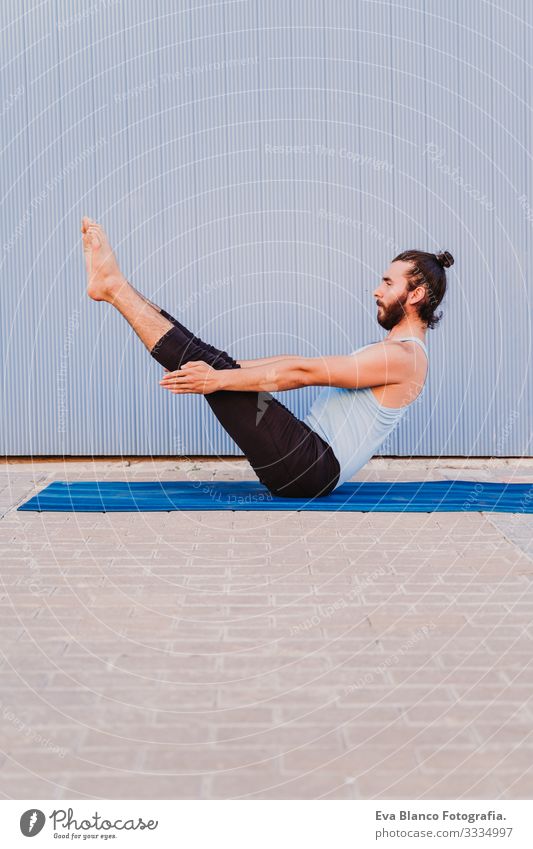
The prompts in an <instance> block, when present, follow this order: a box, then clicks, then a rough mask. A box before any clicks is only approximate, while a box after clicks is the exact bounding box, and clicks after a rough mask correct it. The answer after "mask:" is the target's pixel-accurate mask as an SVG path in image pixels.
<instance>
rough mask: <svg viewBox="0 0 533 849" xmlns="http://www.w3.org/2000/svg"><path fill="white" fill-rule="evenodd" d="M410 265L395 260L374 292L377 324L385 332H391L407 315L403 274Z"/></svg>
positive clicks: (405, 285)
mask: <svg viewBox="0 0 533 849" xmlns="http://www.w3.org/2000/svg"><path fill="white" fill-rule="evenodd" d="M409 267H410V263H408V262H401V261H400V260H397V261H396V262H393V263H391V264H390V265H389V267H388V268H387V270H386V271H385V273H384V274H383V278H382V280H381V283H380V284H379V286H378V288H377V289H376V290H375V292H374V297H375V299H376V304H377V307H378V314H377V316H376V318H377V320H378V323H379V324H380V325H381V326H382V327H383V328H384V329H385V330H392V328H393V327H395V325H397V324H398V322H399V321H401V320H402V318H404V317H405V316H406V314H407V310H406V307H405V303H406V301H407V298H408V297H409V290H408V289H407V282H406V279H405V276H404V275H405V274H406V272H407V271H408V270H409Z"/></svg>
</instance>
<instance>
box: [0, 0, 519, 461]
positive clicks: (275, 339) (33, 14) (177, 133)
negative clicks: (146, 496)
mask: <svg viewBox="0 0 533 849" xmlns="http://www.w3.org/2000/svg"><path fill="white" fill-rule="evenodd" d="M2 9H3V12H4V15H3V24H2V50H1V57H2V66H3V67H2V76H1V85H2V98H1V103H0V110H1V113H2V120H1V122H0V126H1V132H2V175H3V191H2V207H1V208H2V214H1V225H2V254H1V257H0V259H1V262H2V285H1V289H0V297H1V310H0V330H1V355H2V363H3V386H2V398H3V410H2V438H1V443H2V452H3V453H4V454H9V455H21V454H56V455H63V454H83V455H88V454H104V455H105V454H152V455H165V454H236V455H239V454H240V451H239V449H238V448H237V447H236V446H235V444H234V443H233V441H232V440H231V439H230V438H229V436H228V435H227V434H226V433H225V432H224V431H223V430H222V429H221V427H220V425H219V424H218V422H217V421H216V419H215V418H214V416H213V414H212V413H211V411H210V409H209V408H208V406H207V404H206V402H205V399H204V398H202V397H200V396H179V397H178V396H173V395H169V394H168V393H167V392H165V391H164V390H162V389H160V387H159V385H158V380H159V377H160V375H161V372H162V370H161V368H160V367H159V366H158V364H157V363H156V362H155V361H154V360H153V359H152V358H151V357H150V356H149V355H148V353H147V351H146V350H145V349H144V347H143V346H142V344H141V342H140V341H139V340H138V338H137V337H136V336H135V334H134V333H133V331H132V330H131V329H130V328H129V326H128V325H127V324H126V322H125V321H124V320H123V319H122V318H121V317H120V316H119V315H118V314H117V313H116V312H115V311H114V310H113V309H112V308H111V307H109V306H108V305H107V304H101V303H94V302H93V301H89V299H88V298H87V297H86V295H85V291H84V287H85V279H84V268H83V257H82V251H81V244H80V232H79V227H80V220H81V217H82V215H83V214H88V215H90V216H92V217H94V218H96V219H98V220H100V221H101V222H102V223H103V224H104V226H105V227H106V229H107V230H108V232H109V234H110V236H111V239H112V242H113V244H114V246H115V249H116V253H117V255H118V258H119V261H120V262H121V265H122V267H123V270H124V271H125V273H126V274H127V275H128V276H129V278H130V279H131V281H132V282H133V283H134V285H135V286H136V287H137V288H139V289H141V290H142V291H143V292H144V293H145V294H147V295H148V296H149V297H150V298H152V299H153V300H156V301H157V302H158V303H160V304H161V305H162V306H164V307H165V308H166V309H167V310H168V311H170V312H171V313H172V314H174V315H176V316H177V317H178V318H180V320H181V321H183V322H184V323H185V324H186V325H188V326H190V327H191V329H193V330H194V331H195V332H196V333H197V334H198V335H200V336H201V337H202V338H203V339H205V340H206V341H208V342H210V343H211V344H214V345H217V346H219V347H221V348H223V349H224V350H227V351H229V353H231V354H232V355H233V356H234V357H236V358H239V359H240V358H251V357H260V356H267V355H274V354H280V353H283V354H284V353H294V354H303V355H307V356H315V355H317V354H319V353H320V354H341V353H349V352H350V351H352V350H353V349H354V348H356V347H358V346H359V345H363V344H365V343H367V342H370V341H374V340H377V339H380V338H382V336H383V335H384V332H383V331H382V330H381V328H379V326H378V325H377V323H376V321H375V308H374V300H373V298H372V291H373V289H374V288H375V286H376V285H377V283H378V281H379V279H380V277H381V274H382V272H383V271H384V269H385V268H386V267H387V265H388V264H389V262H390V260H391V259H392V257H393V256H394V254H395V253H396V252H398V251H399V250H401V249H405V248H411V247H419V248H422V249H429V250H437V249H448V250H450V251H451V252H452V253H453V254H454V256H455V260H456V264H455V266H454V268H453V269H452V270H451V271H450V272H448V275H449V281H450V290H449V294H448V295H447V298H446V301H445V303H444V310H445V318H444V320H443V322H442V324H441V326H440V327H439V328H438V329H436V330H434V331H430V332H429V334H428V340H429V349H430V355H431V373H430V378H429V384H428V388H427V391H426V393H425V398H424V401H423V402H420V403H417V404H415V405H414V406H413V408H412V409H411V410H410V412H409V414H408V416H407V418H406V420H405V421H404V423H403V425H402V427H401V429H400V430H398V431H397V432H395V433H394V435H393V436H392V438H391V439H390V440H389V441H388V442H387V444H386V446H385V447H384V450H383V452H382V453H386V454H401V455H409V454H414V455H440V456H442V455H471V456H475V455H517V454H524V453H525V454H531V431H532V428H531V411H532V409H533V391H532V390H533V378H532V369H531V359H532V357H531V355H532V344H531V343H532V333H531V330H532V325H531V295H532V287H531V276H530V267H531V261H532V258H533V257H532V250H531V245H532V228H533V170H532V164H531V151H532V150H533V146H532V145H533V137H532V120H531V115H532V112H531V91H532V90H533V85H532V83H533V72H532V58H533V55H532V54H533V51H532V48H531V43H532V35H533V4H531V3H528V2H527V0H513V2H510V0H506V2H501V1H500V2H496V3H488V2H486V1H485V0H469V2H468V3H462V2H459V0H447V2H446V3H442V2H440V0H427V2H421V0H409V2H398V0H395V2H380V0H372V1H371V2H369V0H335V2H333V3H326V2H325V0H321V2H318V0H317V2H313V0H268V2H261V0H249V2H246V0H230V1H229V2H201V1H200V0H187V2H181V0H180V2H171V0H157V2H155V3H152V4H150V5H146V4H145V3H141V2H140V0H127V2H126V0H87V2H76V3H72V2H66V0H56V2H52V1H51V0H48V2H36V0H26V2H25V3H20V0H19V1H18V2H15V0H4V2H3V4H2ZM317 391H318V389H316V388H308V389H304V390H298V391H293V392H281V393H277V397H278V398H279V399H280V400H282V401H283V403H285V404H286V405H287V406H288V407H290V408H291V409H292V410H293V411H294V412H296V413H297V414H298V415H300V416H302V417H303V416H304V415H305V412H306V410H307V408H308V405H309V403H310V402H311V400H312V398H313V397H314V395H315V394H316V392H317Z"/></svg>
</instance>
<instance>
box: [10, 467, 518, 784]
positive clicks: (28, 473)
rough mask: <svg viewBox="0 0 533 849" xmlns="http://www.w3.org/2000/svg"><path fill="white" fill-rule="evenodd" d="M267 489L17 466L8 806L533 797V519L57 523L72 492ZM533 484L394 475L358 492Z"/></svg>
mask: <svg viewBox="0 0 533 849" xmlns="http://www.w3.org/2000/svg"><path fill="white" fill-rule="evenodd" d="M158 477H159V478H161V479H180V478H181V479H193V478H194V479H197V480H210V479H214V478H216V479H225V480H242V479H250V480H255V476H254V475H253V472H251V470H250V468H249V466H248V464H247V463H246V462H245V461H244V460H241V459H235V458H231V459H229V460H220V461H213V460H196V459H195V460H194V461H179V462H178V461H172V460H161V459H157V460H134V461H131V462H129V463H128V464H126V463H124V462H122V461H120V460H118V461H114V460H106V459H104V460H100V461H94V462H89V461H81V460H80V461H69V462H62V461H60V460H56V461H55V462H49V461H44V460H42V461H35V462H24V461H14V460H13V461H7V462H4V463H3V465H2V466H1V467H0V517H1V519H0V549H1V563H2V569H1V574H2V584H1V588H0V594H1V599H0V604H1V606H2V616H1V619H0V646H1V649H2V653H1V655H0V675H1V688H0V693H1V695H0V739H1V744H2V745H1V747H0V749H1V753H0V793H1V794H2V796H3V797H4V798H24V799H25V798H27V799H32V798H34V799H37V798H50V799H71V798H74V799H76V798H80V799H82V798H89V799H90V798H202V799H207V798H216V799H224V798H256V799H277V798H282V799H285V798H295V799H307V798H316V799H319V798H331V799H365V798H372V799H374V798H383V799H385V798H413V799H414V798H423V799H432V798H449V799H458V798H472V799H483V798H487V799H493V798H501V799H521V798H531V797H532V796H533V771H532V764H533V733H532V732H533V704H532V702H531V695H532V686H533V676H532V674H531V668H530V663H531V648H532V637H533V632H532V625H531V622H532V613H533V598H532V580H533V546H532V542H531V541H532V539H533V533H532V531H533V516H525V515H520V516H515V517H513V516H508V515H504V514H491V515H488V514H482V513H445V514H444V513H438V514H406V515H400V514H384V513H379V514H357V513H338V514H335V513H326V512H323V513H322V512H320V513H315V512H313V513H305V512H301V513H298V512H287V513H277V512H276V513H269V512H268V511H265V512H260V513H257V512H246V511H236V512H232V513H227V512H210V511H206V512H194V513H189V514H182V513H178V512H174V513H149V514H144V515H138V514H122V513H114V514H57V513H48V514H38V513H17V511H16V506H17V505H18V504H20V503H21V501H23V500H25V499H26V498H28V497H29V496H30V495H31V494H32V493H34V492H35V491H37V490H39V489H41V488H42V487H43V486H45V485H46V484H47V483H48V482H50V481H51V480H55V479H61V480H79V479H85V480H90V479H98V480H104V479H106V478H107V479H116V480H121V479H126V480H150V479H156V478H158ZM453 477H455V478H459V477H462V478H470V479H479V480H488V479H515V480H518V479H519V478H520V480H522V481H523V480H531V482H532V483H533V461H531V460H529V461H524V460H522V461H518V460H515V461H512V460H508V461H504V460H502V461H494V460H493V461H490V462H484V461H475V460H469V461H466V460H462V459H460V458H459V459H457V460H440V461H433V460H387V461H385V460H381V459H377V458H376V459H374V460H373V461H372V462H371V463H370V464H369V465H368V466H367V468H366V469H365V470H364V471H363V472H362V473H361V474H360V475H359V476H358V478H357V479H369V480H379V479H388V480H391V479H398V478H402V479H407V480H408V479H412V480H415V479H417V480H422V479H431V478H441V479H442V478H453Z"/></svg>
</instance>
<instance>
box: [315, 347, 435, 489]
mask: <svg viewBox="0 0 533 849" xmlns="http://www.w3.org/2000/svg"><path fill="white" fill-rule="evenodd" d="M410 340H412V341H413V342H417V343H418V344H419V345H420V346H421V347H422V349H423V351H424V353H425V355H426V357H427V356H428V352H427V348H426V346H425V344H424V343H423V342H422V340H421V339H418V338H417V337H416V336H404V337H403V338H401V339H398V340H396V341H398V342H406V341H410ZM374 344H379V343H375V342H371V343H370V345H374ZM370 345H363V346H362V348H358V349H357V350H356V351H352V352H351V354H350V356H353V354H358V353H359V351H363V350H364V349H365V348H369V347H370ZM428 366H429V360H428ZM426 380H427V374H426ZM425 385H426V384H425V382H424V386H423V387H422V392H423V391H424V389H425ZM422 392H421V393H419V395H418V396H417V398H415V401H416V400H417V399H418V398H419V397H420V395H421V394H422ZM415 401H411V403H409V404H406V406H404V407H384V406H383V405H382V404H380V403H379V401H378V400H377V398H376V396H375V395H374V393H373V392H372V388H371V387H370V386H367V387H365V388H364V389H345V388H344V387H340V386H326V387H324V388H323V389H322V391H321V392H320V393H319V394H318V395H317V397H316V399H315V401H314V402H313V404H312V406H311V409H310V410H309V412H308V413H307V416H306V417H305V419H304V422H305V423H306V424H307V425H309V427H310V428H312V429H313V430H315V431H316V432H317V433H318V434H319V436H321V437H322V439H325V440H326V442H327V443H328V444H329V445H331V447H332V449H333V452H334V454H335V456H336V458H337V460H338V461H339V466H340V469H341V472H340V476H339V480H338V483H337V485H336V486H335V489H337V487H339V486H341V484H343V483H344V482H345V481H347V480H349V479H350V478H351V477H353V475H355V474H356V473H357V472H358V471H359V469H361V468H362V467H363V466H364V465H365V463H367V462H368V461H369V460H370V458H371V457H373V455H374V454H375V453H376V451H377V450H378V448H379V446H380V445H381V444H382V443H383V442H384V440H385V439H386V438H387V436H388V435H389V433H391V431H392V430H393V429H394V427H395V425H396V424H397V423H399V422H400V421H401V419H402V418H403V417H404V415H405V413H406V411H407V409H408V407H410V406H411V404H414V403H415Z"/></svg>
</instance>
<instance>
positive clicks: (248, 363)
mask: <svg viewBox="0 0 533 849" xmlns="http://www.w3.org/2000/svg"><path fill="white" fill-rule="evenodd" d="M293 358H294V355H291V354H281V355H279V356H277V357H260V358H259V359H257V360H235V362H237V363H238V364H239V365H240V367H241V368H256V367H257V366H266V365H269V364H270V363H277V362H278V360H290V359H293Z"/></svg>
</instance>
